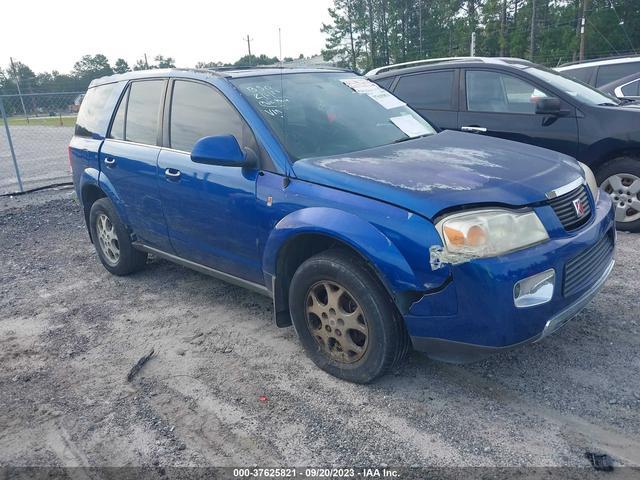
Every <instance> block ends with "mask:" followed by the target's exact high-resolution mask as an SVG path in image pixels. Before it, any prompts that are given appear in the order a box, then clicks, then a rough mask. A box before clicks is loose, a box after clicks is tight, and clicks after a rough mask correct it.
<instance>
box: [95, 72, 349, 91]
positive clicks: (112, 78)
mask: <svg viewBox="0 0 640 480" xmlns="http://www.w3.org/2000/svg"><path fill="white" fill-rule="evenodd" d="M327 72H329V73H330V72H345V73H353V72H352V71H351V70H348V69H343V68H333V67H327V68H324V67H323V68H296V67H247V68H243V67H220V68H166V69H152V70H136V71H133V72H126V73H119V74H116V75H108V76H106V77H100V78H97V79H95V80H93V81H92V82H91V84H89V88H92V87H96V86H98V85H105V84H107V83H114V82H121V81H128V80H139V79H144V78H159V77H160V78H171V77H183V78H184V77H188V78H196V79H202V80H207V79H211V78H239V77H256V76H263V75H282V74H284V75H288V74H292V73H327Z"/></svg>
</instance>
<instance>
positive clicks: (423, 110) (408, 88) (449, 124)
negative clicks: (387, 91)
mask: <svg viewBox="0 0 640 480" xmlns="http://www.w3.org/2000/svg"><path fill="white" fill-rule="evenodd" d="M457 76H458V70H457V69H446V70H430V71H428V72H421V73H413V74H409V75H402V76H400V77H399V78H398V81H397V82H396V84H395V86H394V87H393V93H394V95H395V96H396V97H398V98H400V99H401V100H403V101H405V102H406V103H407V104H408V105H409V106H410V107H411V108H413V109H414V110H415V111H416V112H418V113H419V114H420V115H421V116H422V117H423V118H425V119H426V120H427V121H428V122H430V123H431V124H432V125H435V126H436V127H438V128H440V129H456V128H458V112H457V109H458V105H457V100H458V94H457V92H458V88H457V85H458V81H457Z"/></svg>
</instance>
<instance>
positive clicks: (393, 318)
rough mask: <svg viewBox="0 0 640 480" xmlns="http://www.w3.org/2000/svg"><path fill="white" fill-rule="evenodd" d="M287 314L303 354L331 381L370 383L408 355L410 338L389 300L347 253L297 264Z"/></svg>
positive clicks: (328, 253)
mask: <svg viewBox="0 0 640 480" xmlns="http://www.w3.org/2000/svg"><path fill="white" fill-rule="evenodd" d="M289 309H290V311H291V317H292V321H293V325H294V327H295V329H296V331H297V333H298V336H299V337H300V341H301V343H302V345H303V347H304V349H305V350H306V352H307V355H308V356H309V357H310V358H311V360H312V361H313V362H314V363H315V364H316V365H317V366H318V367H320V368H321V369H323V370H324V371H326V372H328V373H330V374H331V375H333V376H335V377H338V378H342V379H344V380H348V381H350V382H355V383H369V382H371V381H372V380H374V379H376V378H377V377H379V376H381V375H383V374H384V373H386V372H387V371H389V370H390V369H391V368H393V367H394V366H396V365H397V364H398V363H399V362H401V361H402V359H403V358H404V357H405V356H406V353H407V351H408V348H409V338H408V336H407V333H406V330H405V328H404V324H403V322H402V320H401V319H400V318H399V315H398V314H397V313H396V310H395V308H394V306H393V304H392V302H391V299H390V298H389V295H388V294H387V292H386V290H385V289H384V288H383V287H382V285H381V284H380V282H379V281H378V279H377V278H376V277H375V275H374V274H373V273H372V272H371V271H370V270H369V269H368V268H367V266H366V265H365V264H364V262H363V261H362V260H360V259H359V258H358V257H356V256H354V255H351V254H350V253H349V252H345V251H341V250H329V251H326V252H322V253H320V254H318V255H315V256H313V257H311V258H309V259H308V260H306V261H305V262H304V263H303V264H302V265H300V267H299V268H298V270H297V271H296V273H295V274H294V276H293V278H292V280H291V288H290V290H289Z"/></svg>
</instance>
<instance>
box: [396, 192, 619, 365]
mask: <svg viewBox="0 0 640 480" xmlns="http://www.w3.org/2000/svg"><path fill="white" fill-rule="evenodd" d="M603 197H604V198H603ZM606 197H607V196H601V199H600V200H599V201H598V203H597V206H596V209H595V214H594V217H593V218H592V219H591V220H590V222H589V223H588V224H587V225H586V226H585V227H584V228H582V229H581V230H580V231H579V232H578V233H575V234H572V235H567V234H566V233H563V232H562V233H561V232H559V231H555V232H554V233H552V235H551V238H550V240H549V241H547V242H545V243H543V244H539V245H536V246H534V247H531V248H527V249H525V250H522V251H519V252H514V253H511V254H508V255H504V256H501V257H494V258H484V259H474V260H470V261H466V262H460V263H456V262H452V263H451V264H450V269H451V280H450V281H449V283H447V284H446V285H445V286H444V287H442V288H441V289H439V290H438V291H437V292H432V293H429V294H427V295H425V296H423V297H422V298H421V299H420V300H418V301H417V302H415V303H414V304H413V305H412V306H411V308H410V309H409V312H408V314H406V315H405V324H406V325H407V328H408V330H409V334H410V336H411V340H412V343H413V346H414V348H415V349H416V350H419V351H423V352H426V353H427V355H428V356H429V357H432V358H434V359H438V360H443V361H449V362H455V363H464V362H469V361H475V360H479V359H482V358H485V357H487V356H489V355H492V354H494V353H498V352H501V351H504V350H507V349H511V348H514V347H518V346H520V345H524V344H527V343H532V342H535V341H539V340H541V339H542V338H544V337H546V336H547V335H550V334H551V333H553V332H554V331H556V330H557V329H559V328H560V327H562V326H563V325H564V324H565V323H566V322H568V321H569V320H570V319H572V318H574V317H575V316H576V315H577V314H578V313H579V312H580V311H581V310H582V309H583V308H584V307H585V306H586V305H587V303H588V302H589V301H590V300H591V299H592V298H593V297H594V296H595V295H596V293H597V292H598V291H599V290H600V288H602V285H603V284H604V282H605V281H606V279H607V278H608V276H609V274H610V273H611V270H612V268H613V264H614V259H613V256H614V243H615V222H614V218H613V209H612V207H611V203H610V201H609V199H608V198H606ZM541 208H542V209H544V208H546V207H541ZM545 213H547V212H544V211H540V212H539V214H540V216H541V217H543V218H544V217H545ZM552 230H553V229H552ZM592 252H593V254H592ZM575 259H584V260H583V261H584V262H585V263H584V266H583V265H582V264H581V265H580V266H579V268H578V269H574V270H571V269H569V267H568V265H571V264H572V262H575ZM595 261H597V264H595V263H594V262H595ZM551 269H553V270H554V271H555V280H554V283H555V285H554V289H553V295H552V297H551V300H549V301H548V302H545V303H543V304H539V305H534V306H530V307H525V308H522V307H518V306H516V304H515V302H514V285H515V284H516V283H517V282H519V281H520V280H522V279H523V278H527V277H530V276H532V275H535V274H538V273H540V272H545V271H548V270H551ZM574 271H577V273H578V274H580V275H583V276H584V278H579V280H580V283H579V287H578V288H576V287H575V279H574V278H572V275H574V276H575V274H573V273H572V272H574ZM585 272H587V273H588V275H586V274H585Z"/></svg>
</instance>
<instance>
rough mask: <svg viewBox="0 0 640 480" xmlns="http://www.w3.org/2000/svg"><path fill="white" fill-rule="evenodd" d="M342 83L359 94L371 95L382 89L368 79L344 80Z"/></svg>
mask: <svg viewBox="0 0 640 480" xmlns="http://www.w3.org/2000/svg"><path fill="white" fill-rule="evenodd" d="M341 82H342V83H344V84H345V85H346V86H347V87H349V88H351V89H352V90H354V91H355V92H358V93H370V92H375V91H377V90H379V89H380V87H379V86H378V85H377V84H375V83H373V82H371V81H369V80H367V79H366V78H343V79H342V80H341Z"/></svg>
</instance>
